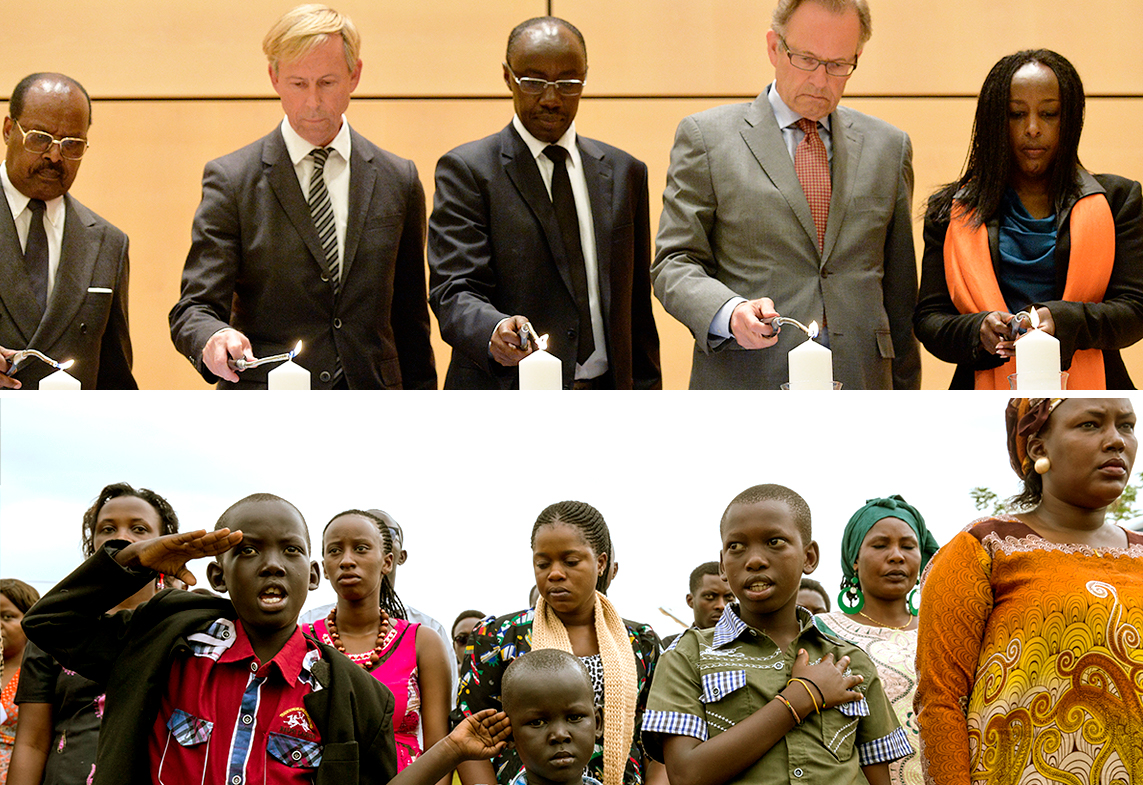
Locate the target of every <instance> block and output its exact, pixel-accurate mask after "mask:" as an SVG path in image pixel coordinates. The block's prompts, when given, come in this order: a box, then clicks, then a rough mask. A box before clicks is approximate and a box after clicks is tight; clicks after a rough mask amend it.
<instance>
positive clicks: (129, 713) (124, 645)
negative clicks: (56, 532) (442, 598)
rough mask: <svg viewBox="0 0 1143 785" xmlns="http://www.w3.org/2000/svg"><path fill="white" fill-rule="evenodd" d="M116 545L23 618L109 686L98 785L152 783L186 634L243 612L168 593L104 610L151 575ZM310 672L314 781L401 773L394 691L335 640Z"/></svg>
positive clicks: (324, 784)
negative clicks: (151, 743)
mask: <svg viewBox="0 0 1143 785" xmlns="http://www.w3.org/2000/svg"><path fill="white" fill-rule="evenodd" d="M125 544H126V543H124V542H122V541H112V542H109V543H107V545H105V546H104V547H103V548H101V549H100V550H99V551H98V552H97V553H96V554H95V555H94V556H92V557H91V558H90V559H88V560H87V561H86V562H84V563H83V564H81V565H80V566H79V567H78V568H76V570H75V571H74V572H72V574H71V575H69V576H68V577H66V578H64V579H63V580H62V581H60V583H59V584H58V585H57V586H55V587H54V588H53V589H52V590H51V591H50V592H48V593H47V594H46V595H44V597H43V598H42V599H41V600H40V601H39V602H37V603H36V604H35V605H34V606H33V607H32V609H31V610H30V611H29V612H28V614H27V615H26V616H25V617H24V621H23V625H24V631H25V632H26V633H27V635H28V638H29V639H30V640H31V641H32V642H33V643H35V644H36V645H37V646H39V647H40V648H42V649H43V650H44V651H46V652H48V653H49V654H51V655H52V656H53V657H55V658H56V659H57V660H58V661H59V662H60V664H61V665H63V666H64V667H65V668H69V669H71V670H73V671H75V672H77V673H79V674H80V675H81V676H85V677H87V678H89V679H91V680H92V681H94V682H96V683H97V684H99V685H101V686H103V687H105V688H106V690H107V701H106V706H105V709H104V716H103V729H104V730H103V732H102V733H101V734H100V735H99V752H98V754H97V756H96V765H95V785H104V784H106V785H151V761H150V756H149V755H148V752H147V742H148V740H149V739H150V736H151V733H152V730H153V728H154V724H155V718H156V717H157V716H158V712H159V707H160V705H161V700H162V696H163V693H164V691H165V690H166V688H167V685H168V680H169V673H170V666H171V661H172V660H173V658H175V657H179V656H189V654H187V652H188V651H189V648H190V644H189V643H188V642H187V636H189V635H191V634H193V633H195V632H199V631H202V630H205V629H207V628H208V627H209V626H210V624H211V623H212V622H214V621H215V620H216V619H218V618H220V617H224V618H228V619H234V618H237V615H236V614H235V611H234V606H233V605H232V604H231V603H230V601H229V600H227V599H225V598H222V597H204V596H202V595H199V594H194V593H193V592H187V591H181V590H177V589H168V590H167V591H163V592H160V593H159V594H157V595H155V597H154V598H152V599H151V600H149V601H148V602H146V603H144V604H143V605H140V606H139V607H138V608H136V609H135V610H134V611H125V612H122V613H116V614H114V615H111V616H107V615H105V613H104V612H105V611H106V610H107V609H108V608H110V607H113V606H114V605H115V604H116V602H118V601H119V600H121V599H124V598H126V597H130V596H131V595H132V594H134V593H135V592H136V591H138V590H139V589H140V588H142V587H143V586H144V585H146V583H147V582H148V581H151V580H154V578H155V573H153V572H151V571H149V570H138V571H134V570H127V569H125V568H123V567H122V566H120V565H119V564H118V563H117V562H116V561H115V558H114V554H115V552H116V551H118V550H119V549H120V548H122V547H123V546H124V545H125ZM319 646H320V648H321V652H322V659H321V661H320V662H318V663H315V665H314V670H313V673H314V676H315V677H316V678H317V680H318V683H319V684H321V685H322V689H321V690H318V691H316V692H312V693H310V694H309V695H307V696H306V697H305V698H304V699H303V704H304V705H305V707H306V712H307V713H308V714H309V715H310V717H311V718H312V719H313V721H314V724H315V725H316V726H317V728H318V732H319V733H320V734H321V744H322V762H321V764H320V766H319V767H318V769H317V775H316V778H315V782H316V783H318V784H319V785H346V783H350V782H362V783H373V784H374V785H384V783H387V782H388V781H389V780H390V779H392V778H393V777H394V776H396V774H397V751H396V747H395V746H394V743H393V706H394V700H393V693H391V692H390V691H389V689H388V688H387V687H385V686H384V685H383V684H381V683H380V682H379V681H377V679H375V678H373V677H372V676H370V675H369V674H368V673H366V672H365V671H364V670H362V669H361V668H359V667H358V666H357V665H355V664H354V663H353V662H351V661H350V660H349V658H347V657H346V656H345V655H343V654H341V653H340V652H338V651H336V650H335V649H333V648H332V647H330V646H326V645H324V644H319Z"/></svg>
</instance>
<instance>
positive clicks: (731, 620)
mask: <svg viewBox="0 0 1143 785" xmlns="http://www.w3.org/2000/svg"><path fill="white" fill-rule="evenodd" d="M720 529H721V535H722V551H721V553H720V555H719V564H720V567H721V569H722V573H723V575H725V577H726V580H727V581H728V582H729V584H730V588H731V590H732V591H733V592H734V595H735V597H736V598H737V599H738V603H737V604H736V605H732V606H730V607H728V608H727V609H726V610H725V611H724V612H723V614H722V616H721V617H720V619H719V621H718V624H717V625H716V626H715V627H714V628H713V629H709V630H696V629H688V630H687V631H686V632H685V633H684V634H683V636H682V637H681V638H680V639H679V640H678V641H677V642H676V643H675V646H674V648H673V649H671V650H670V651H668V652H666V653H664V655H663V656H662V658H660V660H659V665H658V668H657V669H656V671H655V680H654V682H653V683H652V685H651V693H650V696H649V698H648V701H647V711H646V713H645V714H644V716H643V746H644V748H645V749H646V750H647V752H648V753H649V754H650V755H651V757H653V758H655V759H656V760H661V761H663V762H664V763H665V764H666V766H667V775H668V776H669V778H670V780H671V785H723V784H724V783H745V784H748V785H762V784H763V783H765V785H780V783H794V784H796V783H800V782H806V783H815V784H817V783H830V785H844V784H845V783H862V782H863V781H865V780H868V782H869V783H871V785H888V783H889V766H888V763H889V762H890V761H893V760H896V759H898V758H903V757H906V756H907V755H911V754H912V748H911V747H910V745H909V741H908V739H907V737H906V736H905V734H904V731H902V730H901V728H900V726H899V725H898V722H897V719H896V717H895V715H894V714H893V710H892V707H891V706H890V704H889V700H888V698H887V697H886V696H885V692H884V690H883V689H882V688H881V682H880V680H879V679H878V677H877V669H876V667H875V666H874V665H873V663H872V661H870V660H869V658H868V657H867V656H866V655H865V653H864V652H862V651H861V650H860V649H859V648H857V647H856V646H853V645H850V644H848V643H845V642H843V641H840V640H838V639H835V638H832V637H828V636H826V635H824V634H822V633H821V632H819V631H818V630H817V628H816V627H815V626H814V625H813V623H812V622H811V616H810V614H809V613H808V612H807V611H805V610H804V609H799V608H798V607H797V597H798V590H799V586H800V582H801V577H802V575H803V574H807V575H808V574H809V573H811V572H813V571H814V569H815V568H816V567H817V563H818V546H817V543H816V542H814V541H813V540H812V538H811V528H810V509H809V507H808V506H807V505H806V502H805V500H804V499H802V497H801V496H799V495H798V494H796V493H794V492H793V491H791V490H790V489H789V488H785V487H783V486H781V485H757V486H754V487H753V488H748V489H747V490H745V491H743V492H742V493H740V494H739V495H738V496H736V497H735V498H734V500H733V501H731V503H730V505H729V506H728V507H727V508H726V511H725V512H724V513H723V516H722V522H721V525H720ZM863 775H864V776H863Z"/></svg>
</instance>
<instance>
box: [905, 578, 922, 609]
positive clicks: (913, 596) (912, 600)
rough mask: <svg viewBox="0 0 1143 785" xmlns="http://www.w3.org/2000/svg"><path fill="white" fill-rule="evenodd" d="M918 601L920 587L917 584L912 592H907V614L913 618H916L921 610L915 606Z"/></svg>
mask: <svg viewBox="0 0 1143 785" xmlns="http://www.w3.org/2000/svg"><path fill="white" fill-rule="evenodd" d="M920 599H921V587H920V584H918V585H916V586H914V587H913V590H912V591H911V592H909V597H908V599H907V604H908V608H909V613H911V614H913V615H914V616H916V615H917V614H918V613H920V612H921V608H920V606H919V605H918V604H917V603H918V602H919V601H920Z"/></svg>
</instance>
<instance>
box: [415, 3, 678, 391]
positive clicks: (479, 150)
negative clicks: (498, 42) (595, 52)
mask: <svg viewBox="0 0 1143 785" xmlns="http://www.w3.org/2000/svg"><path fill="white" fill-rule="evenodd" d="M503 73H504V82H505V84H506V85H507V86H508V89H509V90H510V91H511V92H512V103H513V106H514V109H515V116H514V117H513V118H512V122H510V123H509V124H508V126H507V127H506V128H504V129H503V130H502V131H500V132H499V133H497V134H493V135H492V136H489V137H486V138H484V139H481V140H479V141H476V142H471V143H469V144H465V145H462V146H461V147H458V148H456V149H455V150H453V151H451V152H449V153H447V154H446V155H445V156H444V157H443V158H441V159H440V161H439V163H438V164H437V170H436V195H435V198H434V202H433V212H432V215H431V216H430V218H429V271H430V274H429V282H430V288H429V302H430V304H431V305H432V308H433V311H434V312H435V313H436V315H437V320H438V321H439V323H440V329H441V335H442V337H443V338H444V340H445V341H446V342H447V343H448V344H449V345H451V346H452V360H451V362H450V363H449V369H448V375H447V376H446V378H445V388H446V389H511V388H514V387H517V386H518V385H519V375H518V371H517V367H516V366H517V364H518V363H519V362H520V360H522V359H523V358H525V357H527V356H528V355H529V354H531V353H532V352H534V351H535V350H536V348H537V347H536V342H535V340H534V339H533V338H531V337H530V336H529V333H528V332H527V331H526V329H525V325H526V324H529V323H530V324H531V326H532V327H533V328H534V330H535V333H536V334H537V335H547V336H548V344H547V351H548V352H549V353H551V354H553V355H555V356H556V357H558V358H559V359H560V361H561V364H562V372H563V379H562V381H563V386H564V387H565V388H575V389H631V388H658V387H661V386H662V377H661V375H660V372H659V336H658V332H657V331H656V329H655V322H654V320H653V317H652V316H651V285H650V278H649V274H648V270H649V267H650V261H651V259H650V256H651V250H650V247H651V240H650V228H649V227H650V224H649V207H648V191H647V167H646V166H645V165H644V164H643V163H642V162H641V161H637V160H636V159H634V158H632V157H631V156H630V155H628V154H627V153H625V152H623V151H622V150H619V149H616V148H615V147H612V146H610V145H606V144H603V143H602V142H597V141H595V140H592V139H587V138H585V137H583V136H580V135H579V134H577V132H576V128H575V123H574V120H575V116H576V110H577V109H578V107H579V99H580V95H581V93H582V92H583V86H584V81H585V80H586V78H587V49H586V47H585V45H584V41H583V36H582V35H581V34H580V32H579V31H578V30H577V29H576V28H575V27H574V26H572V25H571V24H570V23H568V22H566V21H564V20H562V19H557V18H555V17H538V18H535V19H529V20H528V21H526V22H523V23H521V24H519V25H517V26H516V28H515V29H514V30H513V31H512V33H511V34H510V35H509V37H508V47H507V52H506V54H505V61H504V64H503Z"/></svg>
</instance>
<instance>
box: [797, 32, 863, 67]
mask: <svg viewBox="0 0 1143 785" xmlns="http://www.w3.org/2000/svg"><path fill="white" fill-rule="evenodd" d="M778 40H779V41H781V42H782V48H783V49H785V50H786V57H788V58H790V65H792V66H794V68H797V69H798V70H800V71H816V70H818V67H819V66H823V65H824V66H825V72H826V73H827V74H829V75H830V76H849V75H850V74H852V73H853V72H854V71H855V70H857V58H856V57H855V58H854V59H853V62H852V63H847V62H845V61H844V60H819V59H818V58H816V57H812V56H810V55H807V54H803V53H801V52H795V51H793V50H792V49H790V46H789V44H787V43H786V39H785V38H784V37H783V36H778Z"/></svg>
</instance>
